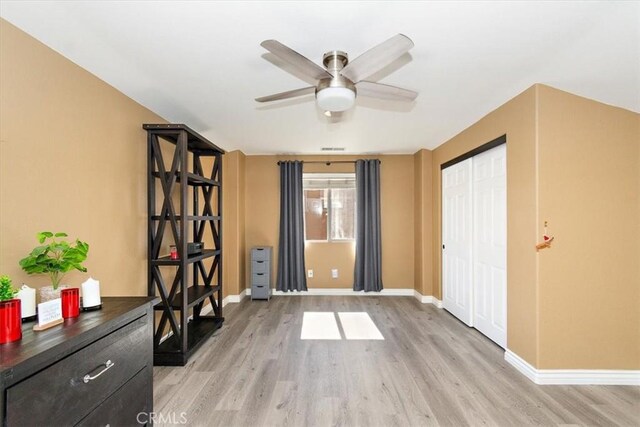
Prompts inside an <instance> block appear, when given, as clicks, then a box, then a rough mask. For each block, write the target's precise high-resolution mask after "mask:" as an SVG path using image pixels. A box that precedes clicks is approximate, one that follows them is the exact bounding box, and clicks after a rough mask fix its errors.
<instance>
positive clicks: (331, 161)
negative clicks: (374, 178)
mask: <svg viewBox="0 0 640 427" xmlns="http://www.w3.org/2000/svg"><path fill="white" fill-rule="evenodd" d="M355 162H356V161H355V160H327V161H321V160H310V161H306V162H305V161H304V160H302V163H309V164H314V163H315V164H323V163H324V164H325V165H327V166H329V165H330V164H332V163H355ZM281 163H282V162H280V161H279V162H278V163H277V164H278V166H280V164H281ZM378 163H382V162H381V161H380V160H378Z"/></svg>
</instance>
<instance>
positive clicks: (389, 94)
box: [356, 80, 418, 101]
mask: <svg viewBox="0 0 640 427" xmlns="http://www.w3.org/2000/svg"><path fill="white" fill-rule="evenodd" d="M356 91H357V92H358V96H370V97H373V98H379V99H388V100H390V101H413V100H414V99H416V97H417V96H418V92H414V91H412V90H409V89H403V88H401V87H397V86H390V85H383V84H382V83H374V82H368V81H366V80H362V81H360V82H358V83H356Z"/></svg>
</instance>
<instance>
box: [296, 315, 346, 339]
mask: <svg viewBox="0 0 640 427" xmlns="http://www.w3.org/2000/svg"><path fill="white" fill-rule="evenodd" d="M300 339H301V340H339V339H342V337H341V336H340V330H339V329H338V322H336V316H334V315H333V312H331V311H305V312H304V316H303V317H302V332H301V333H300Z"/></svg>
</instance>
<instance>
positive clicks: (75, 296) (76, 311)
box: [60, 288, 80, 319]
mask: <svg viewBox="0 0 640 427" xmlns="http://www.w3.org/2000/svg"><path fill="white" fill-rule="evenodd" d="M60 294H61V295H62V317H63V318H65V319H69V318H71V317H78V315H80V289H78V288H69V289H63V290H62V291H60Z"/></svg>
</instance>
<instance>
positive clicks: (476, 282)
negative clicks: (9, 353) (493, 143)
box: [472, 145, 507, 348]
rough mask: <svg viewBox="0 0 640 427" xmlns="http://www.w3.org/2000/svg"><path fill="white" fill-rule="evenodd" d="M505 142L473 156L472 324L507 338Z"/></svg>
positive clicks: (500, 342) (500, 338) (491, 335)
mask: <svg viewBox="0 0 640 427" xmlns="http://www.w3.org/2000/svg"><path fill="white" fill-rule="evenodd" d="M506 154H507V153H506V145H501V146H499V147H496V148H493V149H491V150H489V151H486V152H484V153H482V154H478V155H477V156H475V157H473V179H472V181H473V185H472V192H473V239H472V240H473V295H474V304H473V311H474V314H473V325H474V326H475V327H476V328H477V329H478V330H479V331H480V332H482V333H483V334H485V335H486V336H488V337H489V338H491V339H492V340H493V341H495V342H496V343H497V344H498V345H500V346H501V347H503V348H504V347H506V342H507V329H506V324H507V322H506V319H507V197H506V184H507V176H506V164H507V163H506Z"/></svg>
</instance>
